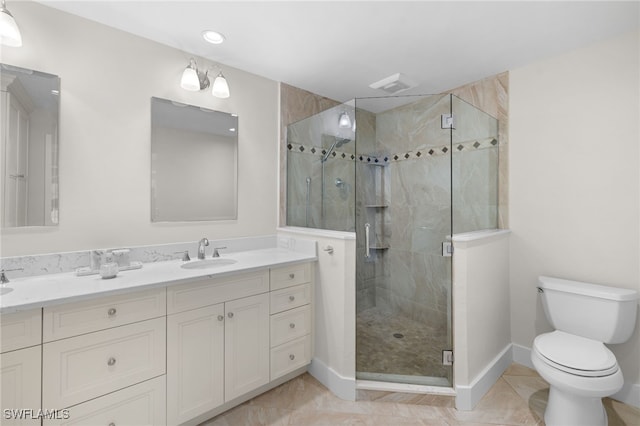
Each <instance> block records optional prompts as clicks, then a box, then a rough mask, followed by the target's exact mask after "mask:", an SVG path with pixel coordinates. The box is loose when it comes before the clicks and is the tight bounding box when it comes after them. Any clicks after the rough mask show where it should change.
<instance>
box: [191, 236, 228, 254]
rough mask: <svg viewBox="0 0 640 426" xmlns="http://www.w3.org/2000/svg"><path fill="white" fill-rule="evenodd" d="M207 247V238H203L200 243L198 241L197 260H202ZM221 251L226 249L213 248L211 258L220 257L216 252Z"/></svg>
mask: <svg viewBox="0 0 640 426" xmlns="http://www.w3.org/2000/svg"><path fill="white" fill-rule="evenodd" d="M208 245H209V240H208V239H207V238H203V239H201V240H200V241H198V259H204V257H205V256H204V252H205V247H207V246H208ZM222 249H226V247H215V248H214V249H213V256H212V257H220V253H218V250H222Z"/></svg>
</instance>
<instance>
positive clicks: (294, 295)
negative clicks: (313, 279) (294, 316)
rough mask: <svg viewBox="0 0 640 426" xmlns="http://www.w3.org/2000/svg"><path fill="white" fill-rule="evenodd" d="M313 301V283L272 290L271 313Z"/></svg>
mask: <svg viewBox="0 0 640 426" xmlns="http://www.w3.org/2000/svg"><path fill="white" fill-rule="evenodd" d="M309 302H311V284H302V285H297V286H294V287H289V288H283V289H282V290H276V291H272V292H271V313H272V314H277V313H278V312H282V311H286V310H287V309H293V308H297V307H298V306H302V305H307V304H308V303H309Z"/></svg>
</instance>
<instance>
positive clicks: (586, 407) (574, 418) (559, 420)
mask: <svg viewBox="0 0 640 426" xmlns="http://www.w3.org/2000/svg"><path fill="white" fill-rule="evenodd" d="M544 422H545V423H546V424H547V426H572V425H575V426H607V412H606V411H605V409H604V405H602V398H593V397H584V396H577V395H575V394H570V393H567V392H563V391H562V390H560V389H558V388H556V387H554V386H551V387H550V388H549V400H548V402H547V408H546V409H545V411H544Z"/></svg>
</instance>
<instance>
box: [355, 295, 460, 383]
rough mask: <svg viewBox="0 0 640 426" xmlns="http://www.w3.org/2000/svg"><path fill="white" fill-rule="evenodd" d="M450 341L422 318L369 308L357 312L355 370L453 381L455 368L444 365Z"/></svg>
mask: <svg viewBox="0 0 640 426" xmlns="http://www.w3.org/2000/svg"><path fill="white" fill-rule="evenodd" d="M447 342H448V339H447V336H438V335H437V334H436V333H434V331H433V330H432V329H431V328H430V327H428V326H427V325H425V324H424V323H422V322H418V321H415V320H412V319H410V318H407V317H404V316H402V315H398V314H396V313H393V312H391V311H389V310H387V309H382V308H378V307H374V308H369V309H366V310H364V311H362V312H359V313H358V314H357V315H356V371H357V373H358V375H359V378H366V379H369V380H385V378H384V376H387V375H388V376H389V377H388V380H391V381H402V379H399V378H398V377H401V376H425V377H429V378H442V379H445V380H441V381H440V382H441V383H445V384H450V383H451V370H452V368H451V366H444V365H442V350H444V349H451V348H450V347H449V346H450V345H449V344H448V343H447ZM377 376H379V377H377ZM407 379H408V378H407ZM405 381H406V382H416V383H417V382H420V380H415V381H414V380H405Z"/></svg>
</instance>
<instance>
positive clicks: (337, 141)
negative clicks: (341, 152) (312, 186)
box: [320, 136, 351, 163]
mask: <svg viewBox="0 0 640 426" xmlns="http://www.w3.org/2000/svg"><path fill="white" fill-rule="evenodd" d="M349 142H351V139H345V138H339V137H337V136H336V138H335V141H333V144H331V148H329V150H328V151H327V153H326V154H324V155H323V156H322V160H320V161H321V162H323V163H324V162H325V161H327V158H329V156H330V155H331V153H332V152H333V151H334V150H335V149H336V148H340V147H341V146H342V145H344V144H347V143H349Z"/></svg>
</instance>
